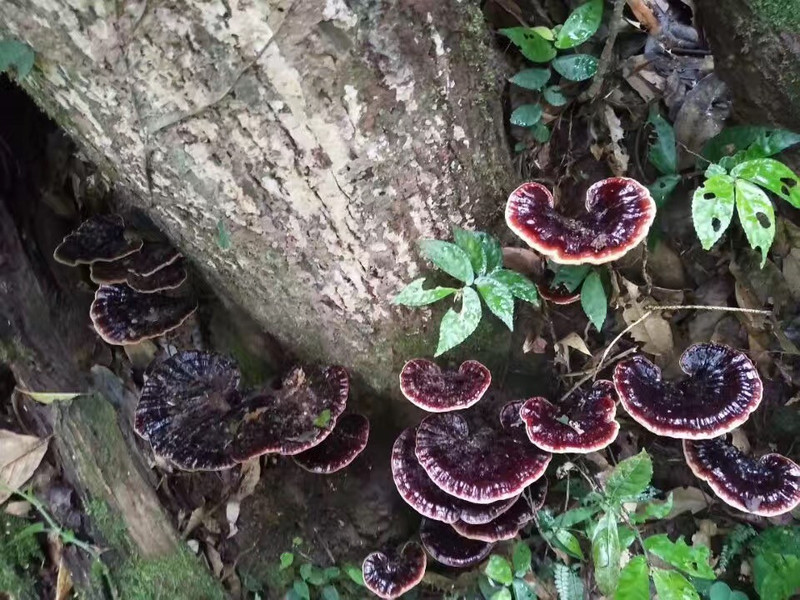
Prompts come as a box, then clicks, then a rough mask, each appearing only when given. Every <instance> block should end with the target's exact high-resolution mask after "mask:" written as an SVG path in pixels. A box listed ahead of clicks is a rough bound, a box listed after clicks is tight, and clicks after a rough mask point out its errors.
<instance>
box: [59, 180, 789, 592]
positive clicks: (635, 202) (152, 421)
mask: <svg viewBox="0 0 800 600" xmlns="http://www.w3.org/2000/svg"><path fill="white" fill-rule="evenodd" d="M655 210H656V209H655V203H654V202H653V200H652V198H651V196H650V194H649V192H648V191H647V189H646V188H644V186H642V185H641V184H639V183H638V182H636V181H634V180H632V179H626V178H610V179H605V180H603V181H601V182H598V183H597V184H595V185H593V186H592V187H590V188H589V192H588V193H587V198H586V211H587V215H585V216H583V217H582V218H580V219H575V218H570V217H565V216H564V215H563V214H562V213H561V212H560V210H559V209H557V207H556V206H555V203H554V200H553V196H552V194H551V193H550V191H549V190H547V188H545V187H544V186H542V185H540V184H537V183H527V184H524V185H522V186H520V187H519V188H518V189H517V190H515V191H514V192H513V193H512V194H511V196H510V197H509V200H508V203H507V205H506V222H507V223H508V225H509V227H510V228H511V229H512V230H513V231H514V232H515V233H517V235H519V236H520V237H521V238H522V239H523V240H524V241H525V242H526V243H527V244H528V245H529V246H531V247H532V248H534V249H535V250H537V251H538V252H539V253H541V254H543V255H544V256H546V257H549V258H552V259H553V260H554V261H556V262H558V263H561V264H584V263H590V264H601V263H606V262H610V261H613V260H616V259H618V258H620V257H621V256H623V255H624V254H625V253H626V252H628V251H629V250H630V249H631V248H633V247H634V246H636V245H638V244H639V243H640V242H641V241H642V240H643V239H644V238H645V236H646V235H647V232H648V230H649V228H650V225H651V224H652V222H653V219H654V218H655ZM55 258H56V259H57V260H58V261H60V262H63V263H65V264H69V265H79V264H88V265H90V276H91V278H92V280H93V281H95V282H96V283H98V284H99V286H100V287H99V288H98V290H97V292H96V294H95V299H94V302H93V303H92V307H91V310H90V312H91V319H92V322H93V324H94V327H95V329H96V330H97V333H98V334H99V335H100V337H102V338H103V339H104V340H105V341H107V342H108V343H111V344H118V345H125V344H135V343H138V342H140V341H142V340H145V339H148V338H153V337H157V336H159V335H162V334H163V333H166V332H167V331H171V330H172V329H175V328H177V327H179V326H180V325H181V323H183V322H184V321H185V320H186V318H188V316H189V315H191V314H192V312H194V310H195V309H196V307H197V304H196V302H195V301H194V300H193V299H191V298H188V297H186V296H185V295H184V294H181V293H180V290H179V289H177V288H178V287H179V286H180V285H181V283H182V282H183V281H184V280H185V279H186V270H185V267H184V266H183V264H182V258H181V256H180V254H179V253H178V252H177V251H176V250H174V249H172V248H170V247H169V246H168V245H164V244H163V243H159V242H148V241H143V240H142V238H141V236H139V235H138V234H136V233H132V232H130V231H128V230H127V229H126V228H125V226H124V223H123V221H122V219H121V218H120V217H118V216H115V215H111V216H104V217H93V218H91V219H89V220H88V221H86V222H84V223H83V224H82V225H81V226H80V227H79V228H78V229H77V230H76V231H75V232H73V233H72V234H70V235H69V236H67V238H65V240H64V242H63V243H62V244H61V245H60V246H59V247H58V248H57V249H56V252H55ZM539 289H540V291H542V295H543V296H544V297H545V298H546V299H550V300H551V301H553V302H556V303H566V302H572V301H575V300H577V298H578V296H577V294H574V293H572V292H569V291H568V290H563V289H561V290H559V289H551V288H550V287H549V286H548V285H547V282H544V284H543V285H540V286H539ZM165 291H166V292H167V293H163V292H165ZM680 365H681V368H682V369H683V371H684V372H685V373H686V377H684V378H682V379H680V380H678V381H665V380H664V379H663V378H662V375H661V371H660V369H659V368H658V367H657V366H656V365H654V364H653V363H652V362H650V361H649V360H648V359H647V358H645V357H643V356H634V357H633V358H630V359H627V360H624V361H621V362H619V363H618V364H617V365H616V367H615V370H614V374H613V381H605V380H598V381H595V382H594V384H593V385H592V387H591V388H590V389H588V390H586V391H582V390H577V391H575V392H574V393H573V394H572V395H571V396H570V397H569V398H567V399H566V400H565V401H564V402H559V403H557V404H554V403H552V402H550V401H549V400H548V399H546V398H543V397H534V398H528V399H526V400H520V401H515V402H510V403H508V404H506V405H505V406H504V407H502V409H501V411H500V412H499V414H498V415H497V418H496V420H495V422H494V423H493V424H491V425H486V424H483V425H481V426H479V427H475V426H474V425H473V424H471V422H470V420H469V419H467V418H465V417H464V416H462V414H460V413H459V412H458V411H463V410H466V409H469V408H470V407H473V406H474V405H475V404H477V403H478V401H480V399H481V398H482V397H483V396H484V394H485V393H486V391H487V390H488V389H489V387H490V385H491V379H492V378H491V373H490V372H489V370H488V369H487V368H486V367H485V366H483V365H482V364H481V363H479V362H477V361H466V362H464V363H463V364H462V365H461V366H460V367H459V368H458V370H442V369H441V368H440V367H439V366H438V365H436V364H435V363H432V362H430V361H428V360H425V359H414V360H411V361H409V362H408V363H406V365H405V366H404V368H403V370H402V372H401V374H400V389H401V391H402V393H403V395H404V396H405V397H406V398H407V399H408V400H409V401H410V402H412V403H413V404H415V405H416V406H418V407H420V408H422V409H423V410H425V411H428V412H430V413H432V414H431V415H429V416H428V417H426V418H425V419H423V420H422V421H421V422H420V423H419V424H418V425H417V426H416V427H412V428H409V429H406V430H405V431H403V432H402V433H401V434H400V436H399V437H398V438H397V440H396V441H395V443H394V446H393V448H392V456H391V469H392V475H393V479H394V482H395V485H396V487H397V491H398V492H399V494H400V496H401V497H402V498H403V499H404V500H405V501H406V502H407V503H408V504H409V505H410V506H411V507H412V508H414V510H416V511H417V512H418V513H419V514H420V515H422V517H423V520H422V524H421V527H420V535H419V537H420V542H421V544H420V543H417V542H415V541H409V542H407V543H405V544H403V545H402V546H401V547H399V548H397V549H395V550H390V551H387V552H373V553H372V554H370V555H369V556H367V557H366V559H365V560H364V562H363V565H362V570H363V576H364V583H365V585H366V586H367V588H368V589H369V590H370V591H372V592H373V593H375V594H376V595H378V596H380V597H381V598H386V599H391V598H396V597H398V596H400V595H401V594H403V593H405V592H406V591H408V590H410V589H411V588H413V587H414V586H415V585H417V584H418V583H419V582H420V581H421V580H422V578H423V576H424V574H425V569H426V564H427V558H426V557H427V556H428V555H430V556H431V557H432V558H433V559H434V560H436V561H437V562H439V563H441V564H443V565H446V566H448V567H454V568H465V567H469V566H472V565H475V564H477V563H479V562H480V561H482V560H483V559H484V558H486V557H487V556H488V555H489V553H490V552H491V550H492V548H493V546H494V545H495V544H496V543H497V542H499V541H502V540H507V539H511V538H513V537H515V536H516V535H517V534H518V533H519V531H520V530H521V529H522V528H524V527H525V526H526V525H528V524H529V523H530V522H531V521H532V520H533V518H534V514H535V512H536V511H537V510H538V509H539V508H541V506H542V505H543V504H544V501H545V497H546V494H547V480H546V479H545V478H544V477H543V475H544V473H545V471H546V469H547V467H548V465H549V463H550V460H551V458H552V454H554V453H588V452H595V451H598V450H602V449H603V448H605V447H606V446H608V445H609V444H611V443H612V442H613V441H614V440H615V439H616V437H617V435H618V433H619V428H620V426H619V423H618V422H617V420H616V407H617V403H618V402H619V403H621V404H622V406H623V408H624V409H625V410H626V412H627V413H628V414H629V415H630V417H631V418H632V419H633V420H635V421H636V422H637V423H639V424H640V425H642V426H643V427H644V428H646V429H647V430H649V431H651V432H653V433H655V434H657V435H659V436H664V437H669V438H676V439H680V440H682V443H683V451H684V455H685V458H686V462H687V464H688V466H689V467H690V469H691V470H692V472H693V473H694V474H695V475H696V476H697V477H698V478H699V479H701V480H703V481H705V482H707V483H708V485H709V487H710V488H711V489H712V490H713V491H714V493H715V494H716V495H717V496H718V497H719V498H721V499H722V500H723V501H724V502H726V503H727V504H729V505H730V506H732V507H734V508H736V509H738V510H741V511H744V512H747V513H752V514H755V515H762V516H776V515H780V514H783V513H785V512H788V511H790V510H792V509H793V508H794V507H796V506H797V505H798V504H800V467H798V465H797V464H795V463H794V462H792V461H791V460H790V459H788V458H786V457H784V456H781V455H779V454H767V455H765V456H762V457H761V458H759V459H754V458H752V457H750V456H748V455H746V454H744V453H742V452H741V451H740V450H739V449H737V448H736V447H735V446H734V445H733V444H732V443H731V442H730V440H729V439H728V436H727V434H728V433H730V432H731V431H733V430H734V429H735V428H737V427H739V426H740V425H742V424H743V423H744V422H745V421H747V419H748V418H749V416H750V414H752V412H753V411H755V410H756V409H757V408H758V406H759V404H760V403H761V399H762V394H763V386H762V383H761V379H760V377H759V375H758V371H757V369H756V367H755V366H754V365H753V363H752V362H751V361H750V359H749V358H748V357H747V356H746V355H745V354H744V353H742V352H740V351H738V350H735V349H733V348H730V347H727V346H724V345H720V344H714V343H704V344H696V345H694V346H691V347H690V348H688V349H687V350H686V351H685V352H684V354H683V355H682V357H681V359H680ZM240 379H241V375H240V372H239V369H238V367H237V365H236V364H235V363H234V362H233V361H232V360H230V359H229V358H226V357H224V356H221V355H218V354H214V353H210V352H203V351H197V350H189V351H183V352H179V353H177V354H175V355H174V356H171V357H169V358H167V359H165V360H163V361H161V362H158V363H156V364H154V365H151V367H150V369H149V371H148V378H147V380H146V382H145V384H144V386H143V388H142V390H141V393H140V397H139V404H138V406H137V409H136V412H135V423H134V428H135V430H136V431H137V433H138V434H139V435H141V436H142V437H143V438H144V439H146V440H148V441H149V442H150V444H151V446H152V448H153V452H154V453H155V454H156V455H157V456H160V457H162V458H164V459H166V460H168V461H169V462H171V463H172V464H173V465H175V466H176V467H178V468H180V469H186V470H219V469H226V468H230V467H233V466H234V465H236V464H238V463H241V462H243V461H246V460H249V459H251V458H254V457H257V456H260V455H263V454H280V455H288V456H292V457H293V460H294V461H295V462H296V463H297V464H298V465H300V466H301V467H302V468H304V469H306V470H309V471H311V472H314V473H333V472H335V471H338V470H340V469H342V468H344V467H346V466H347V465H348V464H350V463H351V462H352V461H353V460H354V459H355V458H356V457H357V456H358V455H359V453H360V452H361V451H363V449H364V448H365V447H366V445H367V441H368V437H369V421H368V420H367V418H366V417H364V416H362V415H359V414H347V413H345V409H346V404H347V398H348V394H349V387H350V386H349V375H348V373H347V371H346V370H345V369H344V368H343V367H337V366H330V367H295V368H294V369H293V370H291V371H290V372H289V374H288V375H286V376H285V377H284V378H283V380H282V382H281V383H280V384H279V385H277V386H274V387H272V388H268V389H261V390H249V389H243V388H242V387H241V385H240Z"/></svg>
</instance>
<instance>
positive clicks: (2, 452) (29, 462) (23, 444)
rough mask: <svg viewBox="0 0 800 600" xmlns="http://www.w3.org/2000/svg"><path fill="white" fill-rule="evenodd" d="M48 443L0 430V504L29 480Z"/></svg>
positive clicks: (41, 439)
mask: <svg viewBox="0 0 800 600" xmlns="http://www.w3.org/2000/svg"><path fill="white" fill-rule="evenodd" d="M48 441H49V440H48V439H47V438H38V437H35V436H32V435H21V434H19V433H14V432H13V431H7V430H5V429H0V504H1V503H3V502H5V501H6V500H8V498H9V497H10V496H11V494H12V493H13V492H15V491H17V490H18V489H19V488H20V487H21V486H22V485H23V484H24V483H25V482H26V481H28V479H30V478H31V476H32V475H33V472H34V471H35V470H36V467H38V466H39V463H40V462H42V458H44V454H45V452H47V443H48Z"/></svg>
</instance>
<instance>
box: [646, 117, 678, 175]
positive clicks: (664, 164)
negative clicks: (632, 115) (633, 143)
mask: <svg viewBox="0 0 800 600" xmlns="http://www.w3.org/2000/svg"><path fill="white" fill-rule="evenodd" d="M647 122H648V123H650V125H652V126H653V133H655V139H654V140H653V143H652V144H650V147H649V148H648V150H647V159H648V160H649V161H650V164H652V165H653V166H654V167H655V168H656V169H658V170H659V171H660V172H661V174H662V175H672V174H675V173H677V172H678V152H677V149H676V147H675V131H674V130H673V129H672V125H670V124H669V122H668V121H667V120H666V119H665V118H664V117H662V116H661V114H660V113H659V112H658V109H657V108H656V107H655V105H654V106H653V108H652V109H651V110H650V116H649V117H648V119H647Z"/></svg>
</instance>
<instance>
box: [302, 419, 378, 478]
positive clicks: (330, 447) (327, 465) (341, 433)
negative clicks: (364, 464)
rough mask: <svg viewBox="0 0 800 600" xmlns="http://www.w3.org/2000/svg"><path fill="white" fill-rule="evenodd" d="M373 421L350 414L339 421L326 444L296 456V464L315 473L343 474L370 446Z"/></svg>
mask: <svg viewBox="0 0 800 600" xmlns="http://www.w3.org/2000/svg"><path fill="white" fill-rule="evenodd" d="M368 440H369V419H367V417H365V416H364V415H358V414H349V415H344V416H343V417H342V418H340V419H339V421H338V423H337V424H336V427H335V428H334V430H333V432H331V434H330V435H329V436H328V437H327V438H326V439H325V440H323V441H322V443H320V444H318V445H316V446H314V447H313V448H310V449H309V450H306V451H305V452H301V453H300V454H295V455H294V457H293V458H294V462H296V463H297V464H298V465H299V466H300V467H302V468H303V469H305V470H306V471H310V472H311V473H317V474H323V475H328V474H330V473H335V472H336V471H341V470H342V469H344V468H345V467H346V466H347V465H349V464H350V463H351V462H353V461H354V460H355V459H356V457H357V456H358V455H359V454H361V452H363V450H364V448H366V447H367V441H368Z"/></svg>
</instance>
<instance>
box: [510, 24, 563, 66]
mask: <svg viewBox="0 0 800 600" xmlns="http://www.w3.org/2000/svg"><path fill="white" fill-rule="evenodd" d="M500 33H501V34H503V35H504V36H506V37H507V38H508V39H510V40H511V43H513V44H514V45H515V46H516V47H517V48H519V51H520V52H522V56H524V57H525V58H527V59H528V60H529V61H531V62H535V63H546V62H549V61H551V60H553V58H555V56H556V49H555V48H553V44H552V43H551V42H549V41H548V40H546V39H545V38H544V37H543V36H542V35H541V33H540V32H539V31H536V30H535V29H531V28H530V27H509V28H507V29H501V30H500Z"/></svg>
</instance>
